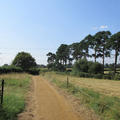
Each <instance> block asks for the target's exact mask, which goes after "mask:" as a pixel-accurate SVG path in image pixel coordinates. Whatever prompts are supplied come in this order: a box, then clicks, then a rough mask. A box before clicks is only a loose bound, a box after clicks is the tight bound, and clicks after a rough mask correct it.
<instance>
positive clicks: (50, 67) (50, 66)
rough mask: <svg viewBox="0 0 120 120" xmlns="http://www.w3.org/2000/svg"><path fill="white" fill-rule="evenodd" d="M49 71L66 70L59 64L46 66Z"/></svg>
mask: <svg viewBox="0 0 120 120" xmlns="http://www.w3.org/2000/svg"><path fill="white" fill-rule="evenodd" d="M47 67H48V69H49V70H53V71H60V72H64V71H65V70H66V68H65V66H64V65H62V64H61V63H59V62H56V63H51V64H48V65H47Z"/></svg>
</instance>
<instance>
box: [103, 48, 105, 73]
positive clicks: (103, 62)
mask: <svg viewBox="0 0 120 120" xmlns="http://www.w3.org/2000/svg"><path fill="white" fill-rule="evenodd" d="M104 64H105V54H104V50H103V74H104Z"/></svg>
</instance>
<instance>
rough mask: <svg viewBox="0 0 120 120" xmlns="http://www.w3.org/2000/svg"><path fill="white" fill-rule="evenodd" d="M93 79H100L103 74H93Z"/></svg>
mask: <svg viewBox="0 0 120 120" xmlns="http://www.w3.org/2000/svg"><path fill="white" fill-rule="evenodd" d="M94 78H97V79H102V78H103V74H94Z"/></svg>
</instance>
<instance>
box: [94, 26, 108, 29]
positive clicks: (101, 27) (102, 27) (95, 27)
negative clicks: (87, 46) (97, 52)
mask: <svg viewBox="0 0 120 120" xmlns="http://www.w3.org/2000/svg"><path fill="white" fill-rule="evenodd" d="M107 28H108V26H107V25H101V26H100V27H97V26H94V27H92V29H93V30H100V29H107Z"/></svg>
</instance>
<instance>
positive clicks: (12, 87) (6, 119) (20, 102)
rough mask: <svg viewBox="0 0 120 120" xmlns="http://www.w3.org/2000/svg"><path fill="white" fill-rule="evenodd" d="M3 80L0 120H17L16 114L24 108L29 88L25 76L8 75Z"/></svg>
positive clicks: (28, 80) (28, 79)
mask: <svg viewBox="0 0 120 120" xmlns="http://www.w3.org/2000/svg"><path fill="white" fill-rule="evenodd" d="M0 77H1V78H3V79H5V91H4V103H3V105H2V106H1V108H0V120H17V114H18V113H20V112H22V111H23V110H24V107H25V93H26V92H27V90H28V88H29V83H30V76H29V75H27V74H8V75H3V76H0Z"/></svg>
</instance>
